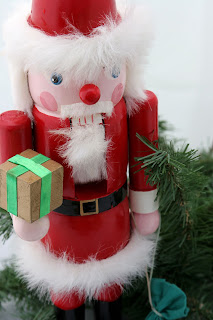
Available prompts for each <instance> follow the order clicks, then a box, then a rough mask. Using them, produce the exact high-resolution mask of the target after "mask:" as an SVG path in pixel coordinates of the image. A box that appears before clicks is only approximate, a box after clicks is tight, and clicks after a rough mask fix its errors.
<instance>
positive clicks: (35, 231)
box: [0, 110, 49, 241]
mask: <svg viewBox="0 0 213 320" xmlns="http://www.w3.org/2000/svg"><path fill="white" fill-rule="evenodd" d="M26 149H32V128H31V120H30V118H29V117H28V116H27V114H26V113H24V112H22V111H18V110H11V111H6V112H4V113H2V114H0V164H2V163H4V162H5V161H7V160H8V159H10V158H11V157H13V156H15V155H16V154H19V153H21V152H23V151H25V150H26ZM11 218H12V220H13V227H14V230H15V232H16V234H17V235H18V236H19V237H20V238H22V239H23V240H26V241H36V240H39V239H41V238H43V237H44V236H45V235H46V233H47V232H48V230H49V217H48V216H45V217H43V218H41V219H39V220H38V221H36V222H34V223H31V224H30V223H28V222H26V221H24V220H23V219H20V218H18V217H16V216H14V215H12V214H11Z"/></svg>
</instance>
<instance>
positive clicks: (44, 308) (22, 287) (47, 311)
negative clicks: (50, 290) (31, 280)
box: [0, 264, 55, 320]
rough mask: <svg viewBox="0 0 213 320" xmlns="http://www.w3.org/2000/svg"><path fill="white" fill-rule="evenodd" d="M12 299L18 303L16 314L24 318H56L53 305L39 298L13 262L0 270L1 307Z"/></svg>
mask: <svg viewBox="0 0 213 320" xmlns="http://www.w3.org/2000/svg"><path fill="white" fill-rule="evenodd" d="M11 300H14V301H15V303H16V308H17V313H16V316H17V315H18V317H19V318H20V319H22V320H55V315H54V307H53V305H51V304H48V303H47V302H46V301H41V300H39V298H38V296H37V293H36V291H34V290H29V289H28V288H27V285H26V283H25V282H23V281H22V280H21V279H20V278H19V277H18V276H17V274H16V272H15V268H14V265H13V264H12V265H10V266H5V268H4V270H2V271H1V272H0V309H1V308H2V304H3V303H5V302H8V301H11Z"/></svg>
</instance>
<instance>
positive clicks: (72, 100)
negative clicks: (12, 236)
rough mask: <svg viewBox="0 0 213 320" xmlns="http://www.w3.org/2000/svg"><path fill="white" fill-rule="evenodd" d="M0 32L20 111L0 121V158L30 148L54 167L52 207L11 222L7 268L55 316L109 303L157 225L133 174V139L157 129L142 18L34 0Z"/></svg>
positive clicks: (136, 270) (142, 182) (139, 150)
mask: <svg viewBox="0 0 213 320" xmlns="http://www.w3.org/2000/svg"><path fill="white" fill-rule="evenodd" d="M4 34H5V42H6V48H5V50H6V53H7V56H8V59H9V64H10V71H11V77H12V85H13V96H14V102H15V105H16V107H17V109H19V110H20V111H17V110H14V111H8V112H5V113H3V114H2V115H1V116H0V139H1V141H0V160H1V163H3V162H5V161H6V160H7V159H9V158H10V157H12V156H14V155H15V154H18V153H21V152H23V151H24V150H26V149H29V148H30V149H34V150H35V151H37V152H38V153H40V154H42V155H44V156H46V157H48V158H50V159H52V160H55V161H56V162H58V163H60V164H62V165H63V167H64V180H63V199H64V200H63V204H62V205H61V206H60V207H59V208H57V209H55V210H54V211H52V212H50V213H49V214H48V215H46V216H44V217H42V218H40V219H39V220H37V221H36V222H33V223H31V224H30V223H28V222H26V221H24V220H23V219H21V218H19V217H17V216H15V215H12V219H13V225H14V229H15V232H16V233H17V235H18V236H19V237H20V238H21V239H22V240H21V239H20V240H19V242H18V248H17V270H18V272H19V274H20V275H21V276H22V277H23V278H24V279H25V280H26V281H27V282H28V284H29V286H30V287H31V288H37V289H38V291H39V293H40V294H41V295H46V294H48V295H49V297H50V298H51V300H52V302H53V303H54V305H55V306H56V307H58V308H59V309H62V310H78V309H79V308H80V307H81V306H82V305H84V303H85V300H86V299H87V298H89V299H95V300H98V301H102V302H105V303H109V302H113V301H116V300H117V299H119V297H120V296H121V295H122V291H123V289H124V287H125V286H126V285H128V284H129V283H130V281H131V280H132V279H133V278H134V277H136V276H144V274H145V272H146V270H147V268H148V267H149V266H150V264H151V260H152V253H153V248H154V246H155V243H154V240H153V237H150V236H149V235H150V234H152V233H153V232H155V231H156V229H157V227H158V224H159V214H158V211H157V210H158V205H157V202H156V201H155V199H156V188H155V187H154V186H150V185H147V184H146V180H147V177H146V176H145V174H144V171H143V170H142V171H140V172H138V173H136V174H135V171H137V170H138V169H139V168H140V166H139V167H138V166H136V167H133V166H134V165H135V160H134V158H135V157H137V156H139V155H142V154H143V155H146V154H149V153H150V151H149V150H148V149H147V147H146V146H145V145H143V144H142V143H141V142H140V141H139V140H138V139H137V137H136V133H139V134H141V135H143V136H145V137H146V138H147V139H149V140H150V141H155V140H157V131H158V129H157V98H156V96H155V95H154V94H153V93H152V92H150V91H144V86H143V81H142V76H143V67H144V65H145V62H146V56H147V51H148V48H149V42H150V38H151V35H152V33H151V31H150V28H149V24H148V18H147V14H146V13H145V12H144V10H143V9H141V8H136V9H127V8H125V9H124V8H123V7H122V6H121V7H120V6H119V5H118V4H117V6H116V3H115V0H108V1H105V0H91V1H86V0H81V1H79V0H64V1H60V0H33V1H32V7H31V10H30V9H29V8H28V7H26V8H21V9H19V10H18V11H17V13H16V14H15V15H13V16H12V17H11V18H10V19H9V20H8V22H7V23H6V25H5V30H4ZM31 126H32V129H33V130H31ZM128 143H129V148H128ZM128 152H129V157H128ZM128 159H129V160H128ZM128 161H129V168H130V174H129V176H130V182H129V199H130V207H131V214H132V221H133V222H132V227H131V221H130V220H131V219H130V210H129V200H128V195H127V173H126V172H127V165H128ZM58 187H60V186H58ZM117 319H118V318H117Z"/></svg>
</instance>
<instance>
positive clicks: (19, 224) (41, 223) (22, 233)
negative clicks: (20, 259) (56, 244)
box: [11, 215, 50, 241]
mask: <svg viewBox="0 0 213 320" xmlns="http://www.w3.org/2000/svg"><path fill="white" fill-rule="evenodd" d="M11 217H12V220H13V227H14V230H15V233H16V234H17V235H18V236H19V237H20V238H21V239H23V240H26V241H37V240H40V239H42V238H43V237H44V236H45V235H46V234H47V232H48V230H49V227H50V221H49V217H48V216H45V217H43V218H41V219H39V220H37V221H35V222H33V223H28V222H26V221H25V220H23V219H20V218H18V217H16V216H14V215H11Z"/></svg>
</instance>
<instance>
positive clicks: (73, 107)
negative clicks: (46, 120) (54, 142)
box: [28, 63, 126, 119]
mask: <svg viewBox="0 0 213 320" xmlns="http://www.w3.org/2000/svg"><path fill="white" fill-rule="evenodd" d="M85 75H86V72H85ZM28 80H29V89H30V93H31V96H32V98H33V100H34V103H35V104H36V106H37V107H38V108H39V109H40V110H41V111H42V112H43V113H46V114H48V115H52V116H55V117H61V118H63V119H64V118H66V117H69V118H75V117H77V118H79V117H82V116H91V115H94V114H101V113H105V114H107V115H108V116H110V115H111V113H112V111H113V108H114V106H115V105H116V104H117V103H118V102H119V101H120V100H121V98H122V96H123V93H124V89H125V83H126V66H125V64H124V63H123V64H122V65H121V66H115V67H113V68H112V70H111V71H109V70H107V69H106V68H101V71H100V73H99V75H98V77H97V78H96V79H93V81H91V79H90V81H88V80H87V79H86V77H85V80H83V81H75V80H74V79H72V72H70V76H67V75H65V76H63V74H60V73H56V72H54V71H53V72H52V73H51V74H48V75H47V74H46V73H45V74H42V73H38V72H35V71H33V70H30V71H29V73H28Z"/></svg>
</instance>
